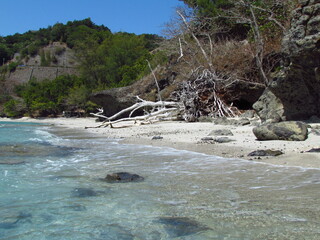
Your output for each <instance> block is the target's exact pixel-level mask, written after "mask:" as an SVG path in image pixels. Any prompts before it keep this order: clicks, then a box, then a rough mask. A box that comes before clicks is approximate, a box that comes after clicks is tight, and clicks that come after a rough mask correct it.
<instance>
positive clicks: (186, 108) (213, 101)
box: [91, 69, 237, 127]
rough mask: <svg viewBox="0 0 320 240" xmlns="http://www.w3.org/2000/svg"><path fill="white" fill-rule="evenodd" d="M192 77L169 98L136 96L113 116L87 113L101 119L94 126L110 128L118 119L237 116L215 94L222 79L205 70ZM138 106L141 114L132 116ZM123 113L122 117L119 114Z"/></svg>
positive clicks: (148, 120) (149, 120) (148, 121)
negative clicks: (145, 98)
mask: <svg viewBox="0 0 320 240" xmlns="http://www.w3.org/2000/svg"><path fill="white" fill-rule="evenodd" d="M195 76H196V77H194V76H192V78H191V79H193V80H188V81H186V82H184V83H183V84H182V85H181V87H180V89H178V90H177V91H175V92H173V93H172V97H171V98H172V99H173V100H172V101H162V99H161V96H160V94H159V99H160V101H158V102H152V101H146V100H144V99H141V98H140V97H139V96H137V103H135V104H134V105H132V106H130V107H128V108H126V109H123V110H121V111H120V112H118V113H116V114H114V115H113V116H110V117H107V116H104V115H103V109H101V108H100V109H98V110H99V112H98V113H91V115H93V116H96V117H98V118H101V119H104V121H103V122H102V123H101V124H100V125H99V126H97V127H107V126H110V127H114V124H116V123H120V122H133V123H139V124H151V123H154V122H158V121H168V120H184V121H187V122H195V121H197V119H198V118H199V117H200V116H211V117H234V116H236V115H237V109H236V108H233V107H230V106H228V105H227V104H225V103H224V102H223V101H222V100H221V99H220V98H219V96H218V95H217V89H216V87H217V85H218V84H219V81H222V80H225V79H222V78H220V77H219V76H218V75H217V74H215V73H214V72H212V71H209V70H207V69H205V70H202V71H201V72H200V73H199V72H197V73H196V75H195ZM155 80H156V79H155ZM156 82H157V81H156ZM158 90H159V89H158ZM141 109H143V112H144V114H143V115H142V116H135V115H134V114H135V113H136V112H137V110H141ZM124 115H125V117H121V116H124Z"/></svg>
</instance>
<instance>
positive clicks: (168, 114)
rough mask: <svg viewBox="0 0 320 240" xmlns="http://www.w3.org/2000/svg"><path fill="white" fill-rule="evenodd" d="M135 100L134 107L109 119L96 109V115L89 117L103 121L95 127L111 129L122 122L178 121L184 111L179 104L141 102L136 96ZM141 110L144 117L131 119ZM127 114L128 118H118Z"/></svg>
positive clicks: (101, 110) (100, 110)
mask: <svg viewBox="0 0 320 240" xmlns="http://www.w3.org/2000/svg"><path fill="white" fill-rule="evenodd" d="M137 100H138V102H137V103H135V104H134V105H132V106H130V107H128V108H125V109H123V110H121V111H120V112H118V113H116V114H114V115H113V116H111V117H107V116H104V115H103V109H102V108H100V109H98V110H99V112H98V113H91V115H93V116H96V117H99V118H103V119H105V120H104V121H103V122H102V124H100V125H99V126H97V127H107V126H110V127H113V125H114V124H116V123H120V122H124V121H133V122H134V123H137V122H139V123H140V124H147V123H149V124H151V123H154V122H157V121H168V120H179V119H181V116H182V113H183V111H184V106H183V104H182V103H180V102H170V101H158V102H151V101H146V100H143V99H141V98H140V97H138V96H137ZM141 108H144V115H143V116H135V117H133V114H134V112H136V111H137V110H139V109H141ZM128 112H130V113H129V116H128V117H124V118H119V117H120V116H122V115H123V114H125V113H128Z"/></svg>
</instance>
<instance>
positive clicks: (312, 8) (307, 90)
mask: <svg viewBox="0 0 320 240" xmlns="http://www.w3.org/2000/svg"><path fill="white" fill-rule="evenodd" d="M299 2H300V6H299V8H297V9H295V10H294V11H293V13H292V20H291V27H290V29H289V31H288V33H287V34H286V36H285V37H284V40H283V52H284V53H285V56H286V57H285V59H284V60H283V63H282V65H281V70H279V71H278V72H277V73H275V74H274V77H273V79H272V80H271V82H270V84H269V86H268V87H267V89H266V90H265V91H264V93H263V94H262V96H261V97H260V98H259V100H258V101H257V102H256V103H255V104H254V105H253V107H254V109H255V110H256V112H257V113H258V115H259V116H260V118H261V120H262V121H273V122H277V121H288V120H303V119H308V118H310V117H311V116H313V115H316V116H320V0H300V1H299Z"/></svg>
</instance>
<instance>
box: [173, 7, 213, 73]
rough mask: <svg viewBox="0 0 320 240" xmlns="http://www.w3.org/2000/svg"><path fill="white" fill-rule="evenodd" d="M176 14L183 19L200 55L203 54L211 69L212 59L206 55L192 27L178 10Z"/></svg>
mask: <svg viewBox="0 0 320 240" xmlns="http://www.w3.org/2000/svg"><path fill="white" fill-rule="evenodd" d="M177 13H178V15H179V16H180V17H181V19H182V20H183V22H184V24H185V26H186V28H187V29H188V31H189V32H190V33H191V36H192V37H193V39H194V40H195V41H196V43H197V45H198V47H199V48H200V50H201V52H202V55H203V56H204V58H205V59H206V61H207V63H208V65H209V68H210V69H213V66H212V61H211V59H210V58H209V57H208V54H207V53H206V51H205V50H204V48H203V46H202V44H201V43H200V41H199V39H198V38H197V36H196V35H195V34H194V32H193V31H192V29H191V28H190V26H189V24H188V22H187V20H186V18H185V17H184V16H183V14H182V13H180V12H179V11H177Z"/></svg>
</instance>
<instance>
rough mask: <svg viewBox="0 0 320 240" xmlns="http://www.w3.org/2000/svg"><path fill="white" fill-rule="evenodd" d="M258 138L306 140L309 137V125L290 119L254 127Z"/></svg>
mask: <svg viewBox="0 0 320 240" xmlns="http://www.w3.org/2000/svg"><path fill="white" fill-rule="evenodd" d="M253 133H254V135H255V136H256V137H257V139H258V140H262V141H264V140H286V141H304V140H306V139H307V137H308V129H307V125H306V124H304V123H302V122H295V121H288V122H280V123H270V124H265V125H261V126H258V127H255V128H253Z"/></svg>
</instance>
